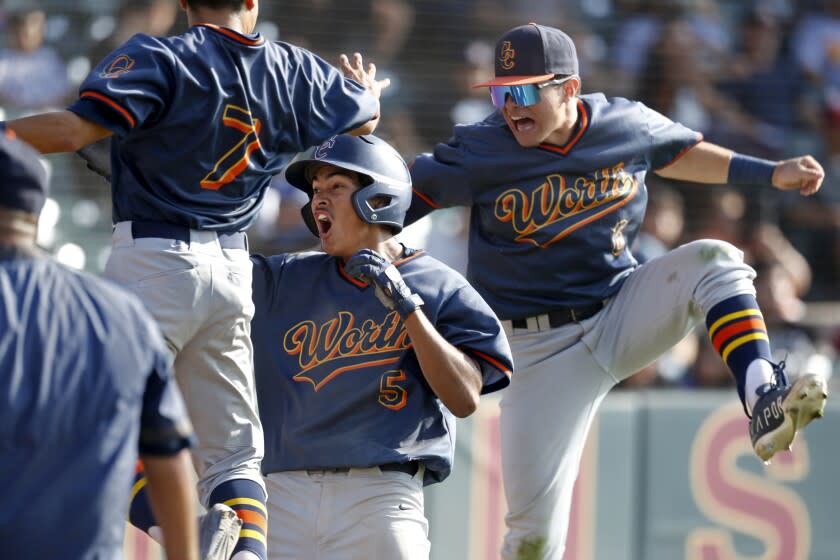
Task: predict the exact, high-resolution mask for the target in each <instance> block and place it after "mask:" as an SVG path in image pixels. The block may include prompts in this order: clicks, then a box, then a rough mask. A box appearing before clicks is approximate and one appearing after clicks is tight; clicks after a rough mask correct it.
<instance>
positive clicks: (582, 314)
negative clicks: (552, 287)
mask: <svg viewBox="0 0 840 560" xmlns="http://www.w3.org/2000/svg"><path fill="white" fill-rule="evenodd" d="M603 307H604V304H603V303H601V302H598V303H594V304H592V305H586V306H583V307H560V308H558V309H552V310H551V311H549V312H547V313H544V314H543V315H545V316H547V317H548V325H549V327H551V328H552V329H556V328H557V327H562V326H563V325H567V324H569V323H572V322H576V321H583V320H584V319H589V318H590V317H592V316H593V315H595V314H596V313H598V312H599V311H600V310H601V309H603ZM535 319H536V320H537V321H539V316H537V317H535ZM510 325H511V326H512V327H513V328H514V329H527V328H528V319H527V318H526V319H511V321H510Z"/></svg>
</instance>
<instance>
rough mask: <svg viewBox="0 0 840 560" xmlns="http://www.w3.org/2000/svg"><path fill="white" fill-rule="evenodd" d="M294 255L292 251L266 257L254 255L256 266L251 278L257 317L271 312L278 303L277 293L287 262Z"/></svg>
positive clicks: (252, 295) (252, 260)
mask: <svg viewBox="0 0 840 560" xmlns="http://www.w3.org/2000/svg"><path fill="white" fill-rule="evenodd" d="M291 257H292V255H291V254H290V253H281V254H279V255H272V256H270V257H265V256H263V255H252V256H251V263H252V264H253V266H254V269H253V273H252V280H251V297H252V298H253V300H254V307H255V308H256V309H255V315H254V317H255V318H256V319H259V318H260V317H261V316H262V315H263V314H265V313H267V312H269V310H271V308H272V307H274V305H275V304H276V295H277V293H278V292H277V290H278V286H279V285H280V282H281V279H282V276H283V272H284V270H285V267H286V262H287V261H288V260H289V259H290V258H291Z"/></svg>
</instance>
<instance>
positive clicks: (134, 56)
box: [9, 0, 387, 560]
mask: <svg viewBox="0 0 840 560" xmlns="http://www.w3.org/2000/svg"><path fill="white" fill-rule="evenodd" d="M180 5H181V8H182V9H184V10H185V11H186V13H187V19H188V21H189V23H190V28H189V29H188V30H187V31H186V32H184V33H183V34H181V35H177V36H173V37H164V38H155V37H150V36H148V35H145V34H137V35H135V36H134V37H132V38H131V39H130V40H129V41H128V42H126V43H125V44H124V45H122V46H120V47H118V48H117V49H116V50H115V51H114V52H113V53H111V54H110V55H108V56H107V57H105V59H104V60H103V61H102V62H100V63H99V64H98V65H97V66H96V68H94V70H93V71H92V72H91V73H90V74H89V75H88V77H87V78H86V79H85V81H84V83H83V84H82V86H81V93H80V96H79V99H78V100H77V101H75V102H74V103H73V104H72V105H71V106H70V107H69V109H68V110H66V111H59V112H54V113H46V114H40V115H35V116H32V117H27V118H23V119H17V120H15V121H11V122H10V123H9V127H10V128H12V129H14V130H15V131H16V132H17V133H18V135H19V136H20V137H21V138H23V139H25V140H27V141H28V142H30V143H31V144H32V145H34V146H35V147H36V148H37V149H39V150H41V151H42V152H56V151H74V150H79V149H80V148H83V147H86V150H87V147H88V145H90V144H91V143H95V144H94V145H97V144H96V143H97V141H100V139H104V138H110V139H111V140H112V142H111V144H112V146H111V148H110V154H109V157H106V158H100V159H96V158H95V155H96V152H95V151H94V152H93V153H92V155H90V154H89V152H88V151H85V153H86V154H89V156H88V157H89V158H90V159H89V161H91V162H92V163H91V167H93V168H94V169H98V170H99V171H101V172H103V174H105V175H109V176H110V180H111V187H112V199H113V221H114V224H115V226H114V233H113V239H112V250H111V253H110V257H109V259H108V263H107V265H106V267H105V274H106V276H108V277H110V278H113V279H115V280H117V281H118V282H119V283H121V284H123V285H126V286H128V287H129V288H130V289H131V290H132V291H133V292H135V293H136V294H138V295H139V296H140V298H141V299H142V300H143V303H144V304H145V305H146V308H147V309H148V310H149V311H150V312H151V314H152V315H153V316H154V317H155V319H156V320H157V321H158V324H159V325H160V327H161V330H162V331H163V333H164V337H165V338H166V341H167V343H168V345H169V349H170V350H171V352H172V354H173V355H174V356H175V373H176V375H177V379H178V384H179V386H180V387H181V390H182V391H183V393H184V396H185V399H186V402H187V407H188V409H189V413H190V418H191V419H192V421H193V423H194V425H195V430H196V435H197V439H198V446H197V447H196V448H195V450H194V458H195V464H196V468H197V470H198V475H199V494H200V497H201V501H202V503H203V504H204V505H205V506H206V507H210V506H211V505H212V504H217V503H221V504H226V505H228V506H230V507H232V508H233V509H234V510H235V511H236V515H238V516H239V517H240V518H241V519H242V521H243V522H244V523H243V524H242V527H241V530H240V532H239V541H238V543H237V544H236V548H235V550H234V551H233V558H234V559H235V560H246V559H252V560H253V559H263V558H265V556H266V552H265V529H266V519H265V488H264V484H263V481H262V477H261V476H260V460H261V459H262V456H263V435H262V430H261V426H260V422H259V416H258V414H257V410H256V396H255V394H254V386H253V369H252V358H253V357H252V346H251V341H250V336H249V335H250V324H251V318H252V316H253V311H254V306H253V303H252V300H251V293H250V291H251V272H252V266H251V261H250V258H249V254H248V242H247V239H246V235H245V230H246V229H247V228H248V227H249V226H250V225H251V224H252V223H253V221H254V219H255V218H256V215H257V213H258V211H259V208H260V205H261V204H262V200H263V196H264V195H265V191H266V189H267V187H268V185H269V182H270V180H271V177H272V175H275V174H277V173H279V172H280V171H281V170H282V169H283V167H284V166H285V165H286V164H287V163H288V161H289V160H290V159H291V158H292V156H293V155H294V154H295V153H297V152H299V151H302V150H304V149H306V148H308V147H309V146H313V145H316V144H320V143H321V142H323V141H324V140H325V139H327V138H329V137H330V136H332V135H334V134H337V133H340V132H348V131H356V132H357V133H362V132H371V131H373V129H374V128H375V126H376V123H377V122H378V120H377V119H378V116H379V102H378V97H379V92H380V89H381V88H382V87H383V86H384V85H387V83H386V82H385V81H383V82H378V81H376V80H375V68H374V67H373V66H372V65H371V66H369V67H368V70H364V69H363V68H362V59H361V56H360V55H356V56H355V57H354V60H353V63H352V65H351V63H350V62H349V61H348V60H347V59H346V58H343V59H342V66H343V69H344V70H345V71H346V72H348V73H349V74H350V75H351V76H352V77H353V80H351V79H345V78H344V76H342V74H341V72H340V71H339V70H338V69H337V68H335V67H333V66H331V65H329V64H327V63H326V62H325V61H324V60H322V59H320V58H318V57H316V56H315V55H313V54H312V53H310V52H308V51H306V50H304V49H301V48H298V47H295V46H293V45H289V44H286V43H280V42H270V41H266V40H265V39H264V38H263V37H262V36H261V35H260V34H259V33H255V32H254V28H255V26H256V22H257V14H258V2H257V0H241V1H237V0H180ZM103 159H104V161H102V160H103ZM140 482H142V473H141V474H140V478H139V479H138V483H140ZM144 494H145V492H143V490H142V487H141V490H140V491H139V492H137V494H136V495H135V499H134V500H133V502H132V507H131V511H130V520H131V522H132V523H133V524H135V525H136V526H137V527H139V528H141V529H143V530H145V531H147V532H149V533H150V534H153V535H154V534H155V530H154V526H155V520H154V517H153V516H152V515H151V512H150V511H149V510H148V508H147V507H145V504H146V501H145V495H144ZM231 513H232V512H231ZM225 560H226V559H225Z"/></svg>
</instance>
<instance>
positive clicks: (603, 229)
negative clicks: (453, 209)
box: [409, 24, 826, 560]
mask: <svg viewBox="0 0 840 560" xmlns="http://www.w3.org/2000/svg"><path fill="white" fill-rule="evenodd" d="M495 55H496V59H495V74H496V76H495V79H493V80H490V81H489V82H486V83H484V84H479V86H482V87H488V88H489V90H490V96H491V99H492V100H493V103H494V105H495V106H496V107H497V109H498V110H497V111H496V112H494V113H493V114H491V115H490V116H488V117H487V118H486V119H485V120H484V121H482V122H480V123H476V124H471V125H465V126H458V127H456V129H455V133H454V136H453V138H452V139H451V140H449V141H448V142H447V143H445V144H438V145H437V146H436V147H435V149H434V153H433V154H423V155H421V156H419V157H417V159H416V161H415V163H414V165H413V166H412V168H411V174H412V178H413V180H414V189H415V195H416V196H415V197H414V203H413V206H412V209H411V211H410V212H409V223H410V222H411V221H413V220H414V219H417V218H418V217H419V216H422V215H424V214H425V213H427V212H429V211H430V210H432V209H434V208H438V207H447V206H470V207H471V208H472V214H471V230H470V238H469V261H468V274H467V277H468V279H469V280H470V282H471V283H472V284H473V285H474V286H475V287H476V289H477V290H478V292H479V293H480V294H481V295H482V296H483V297H484V298H485V299H486V300H487V302H488V303H489V304H490V306H491V307H492V308H493V310H494V311H495V312H496V313H497V314H498V315H499V317H500V318H502V319H504V320H503V321H502V323H503V325H505V330H506V332H507V334H508V335H509V339H510V343H511V348H512V350H513V355H514V360H515V364H516V371H515V374H514V376H513V380H512V382H511V386H510V388H509V389H508V390H507V391H506V392H505V393H506V394H505V396H504V398H503V400H502V405H501V406H502V412H501V437H502V466H503V475H504V482H505V495H506V497H507V501H508V514H507V516H506V523H507V526H508V532H507V535H506V537H505V544H504V549H503V553H502V556H503V558H505V559H506V560H507V559H513V558H517V559H525V558H527V559H532V558H534V559H537V558H539V559H542V558H551V559H555V560H559V559H560V558H562V557H563V551H564V548H565V541H566V532H567V526H568V521H569V519H568V518H569V511H570V507H571V500H572V489H573V487H574V482H575V478H576V477H577V473H578V468H579V462H580V457H581V453H582V451H583V446H584V443H585V441H586V437H587V434H588V432H589V428H590V426H591V424H592V420H593V418H594V417H595V415H596V413H597V412H598V407H599V406H600V404H601V402H602V400H603V398H604V396H605V395H606V394H607V393H608V392H609V390H610V389H611V388H612V387H613V386H615V385H616V383H618V382H620V381H621V380H623V379H625V378H627V377H629V376H630V375H632V374H633V373H635V372H637V371H639V370H640V369H642V368H644V367H645V366H646V365H647V364H649V363H651V362H652V361H654V360H655V359H656V358H658V357H659V356H661V355H662V354H663V353H664V352H665V351H667V350H668V349H670V348H671V347H673V346H674V345H675V344H676V343H677V342H679V341H680V340H681V339H682V338H683V337H684V336H685V335H686V334H688V333H689V332H690V331H691V330H692V329H694V327H695V325H697V324H698V323H700V322H702V321H704V320H705V324H706V326H707V328H708V331H709V337H710V338H711V341H712V344H713V345H714V347H715V349H716V350H717V352H718V353H719V354H720V355H721V357H722V359H723V361H724V362H726V364H727V365H728V366H729V369H730V370H731V372H732V374H733V375H734V376H735V379H736V381H737V387H738V395H739V397H740V398H741V401H742V403H743V405H744V410H745V412H746V413H747V415H751V418H752V420H751V422H750V425H749V433H750V436H751V438H752V444H753V447H754V449H755V452H756V453H757V454H758V456H759V457H760V458H761V459H762V460H763V461H767V460H769V459H770V458H771V457H772V456H773V455H774V454H775V453H776V452H778V451H779V450H781V449H786V448H788V447H790V445H791V443H792V442H793V439H794V436H795V435H796V433H797V431H799V430H801V429H802V428H803V427H804V426H805V425H807V424H808V423H809V422H810V421H811V420H812V419H814V418H817V417H819V416H821V415H822V413H823V408H824V406H825V397H826V386H825V380H824V379H823V378H821V377H819V376H816V375H810V374H801V373H800V375H798V376H796V377H795V378H794V379H793V384H792V385H791V384H790V383H789V382H788V379H787V377H786V375H785V372H784V366H783V364H775V363H773V362H772V361H771V353H770V343H769V339H768V336H767V329H766V327H765V325H764V320H763V318H762V315H761V311H760V310H759V309H758V305H757V303H756V300H755V288H754V287H753V279H754V277H755V272H754V271H753V270H752V269H751V268H750V267H749V266H747V265H745V264H744V262H743V258H742V253H741V252H740V251H739V250H738V249H736V248H735V247H733V246H732V245H729V244H727V243H724V242H722V241H716V240H709V239H704V240H700V241H696V242H693V243H689V244H686V245H683V246H682V247H678V248H676V249H674V250H673V251H671V252H669V253H667V254H665V255H663V256H661V257H659V258H655V259H652V260H650V261H649V262H647V263H645V264H644V265H642V266H639V264H638V262H637V261H636V259H635V258H634V257H633V255H632V253H631V252H630V247H631V246H632V245H633V240H634V239H635V237H636V234H637V232H638V230H639V225H640V224H641V222H642V218H643V216H644V212H645V206H646V203H647V191H646V189H645V184H644V179H645V174H646V173H647V172H648V171H653V172H654V173H656V174H657V175H660V176H662V177H667V178H673V179H679V180H683V181H694V182H698V183H715V184H724V183H729V184H731V185H760V186H766V187H767V188H777V189H781V190H799V191H800V192H801V194H803V195H806V196H807V195H811V194H813V193H815V192H816V191H817V190H818V189H819V188H820V185H821V184H822V180H823V175H824V173H823V170H822V168H821V167H820V165H819V163H817V162H816V161H815V160H814V159H813V158H812V157H810V156H803V157H797V158H793V159H790V160H785V161H781V162H774V161H765V160H759V159H755V158H751V157H748V156H744V155H741V154H737V153H733V152H732V151H731V150H728V149H725V148H722V147H719V146H715V145H713V144H710V143H708V142H703V141H702V137H701V135H700V134H699V133H697V132H694V131H692V130H689V129H688V128H686V127H684V126H682V125H680V124H678V123H675V122H672V121H671V120H669V119H668V118H666V117H664V116H662V115H661V114H659V113H657V112H655V111H653V110H651V109H649V108H647V107H645V106H644V105H642V104H641V103H637V102H633V101H629V100H626V99H620V98H613V99H607V98H606V97H605V96H604V95H603V94H600V93H595V94H587V95H581V94H580V91H581V81H580V78H579V76H578V60H577V55H576V51H575V46H574V44H573V43H572V40H571V39H570V38H569V37H568V36H567V35H566V34H565V33H563V32H562V31H560V30H558V29H554V28H550V27H544V26H541V25H536V24H529V25H523V26H521V27H516V28H514V29H511V30H510V31H508V32H507V33H505V34H504V35H503V36H502V37H501V39H500V40H499V41H498V43H497V45H496V51H495Z"/></svg>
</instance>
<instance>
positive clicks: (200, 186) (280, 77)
mask: <svg viewBox="0 0 840 560" xmlns="http://www.w3.org/2000/svg"><path fill="white" fill-rule="evenodd" d="M69 110H70V111H73V112H74V113H77V114H78V115H80V116H82V117H84V118H85V119H88V120H90V121H93V122H95V123H97V124H100V125H102V126H105V127H107V128H109V129H110V130H112V131H113V132H114V134H115V136H114V138H113V142H112V148H111V150H112V152H111V171H112V176H111V188H112V196H113V221H114V222H115V223H116V222H121V221H126V220H152V221H164V222H170V223H175V224H181V225H185V226H188V227H191V228H195V229H208V230H217V231H242V230H244V229H246V228H247V227H248V226H249V225H250V224H251V223H252V222H253V221H254V219H255V217H256V213H257V210H258V209H259V206H260V204H261V202H262V197H263V195H264V193H265V189H266V187H267V186H268V184H269V182H270V180H271V176H272V175H275V174H277V173H278V172H280V171H281V170H282V169H283V167H284V166H285V165H286V163H288V160H289V159H291V157H292V156H293V155H294V154H295V153H296V152H299V151H302V150H304V149H306V148H308V147H309V146H312V145H315V144H319V143H320V142H322V141H323V140H325V139H326V138H328V137H330V136H332V135H334V134H336V133H339V132H347V131H350V130H353V129H355V128H358V127H359V126H361V125H363V124H365V123H366V122H368V121H369V120H370V119H371V118H373V117H374V116H375V114H376V112H377V110H378V103H377V101H376V99H375V98H374V96H373V95H372V94H370V92H368V91H367V90H366V89H365V88H363V87H362V86H361V85H359V84H357V83H356V82H354V81H352V80H349V79H345V78H344V77H343V76H342V74H341V72H339V70H338V69H336V68H334V67H333V66H331V65H329V64H328V63H327V62H325V61H324V60H322V59H320V58H318V57H317V56H315V55H313V54H312V53H310V52H308V51H306V50H304V49H301V48H298V47H295V46H292V45H289V44H286V43H280V42H271V41H265V40H264V39H263V38H262V37H261V36H260V35H259V34H256V33H255V34H251V35H242V34H239V33H236V32H234V31H231V30H229V29H226V28H221V27H216V26H212V25H206V24H204V25H196V26H193V27H191V28H190V29H189V30H188V31H187V32H185V33H183V34H182V35H179V36H175V37H166V38H154V37H150V36H148V35H135V36H134V37H133V38H131V39H130V40H129V41H128V42H126V43H125V44H124V45H122V46H121V47H119V48H118V49H116V50H115V51H114V52H113V53H112V54H111V55H109V56H107V57H106V58H105V59H104V60H103V61H101V62H100V63H99V65H98V66H97V67H96V68H95V69H94V71H93V72H91V73H90V75H89V76H88V77H87V79H86V80H85V81H84V83H83V84H82V86H81V89H80V96H79V99H78V100H77V101H75V102H74V103H73V104H72V105H70V107H69ZM197 115H198V116H199V117H200V118H198V119H197V118H196V116H197ZM196 122H202V123H204V126H201V127H196V126H195V123H196Z"/></svg>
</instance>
